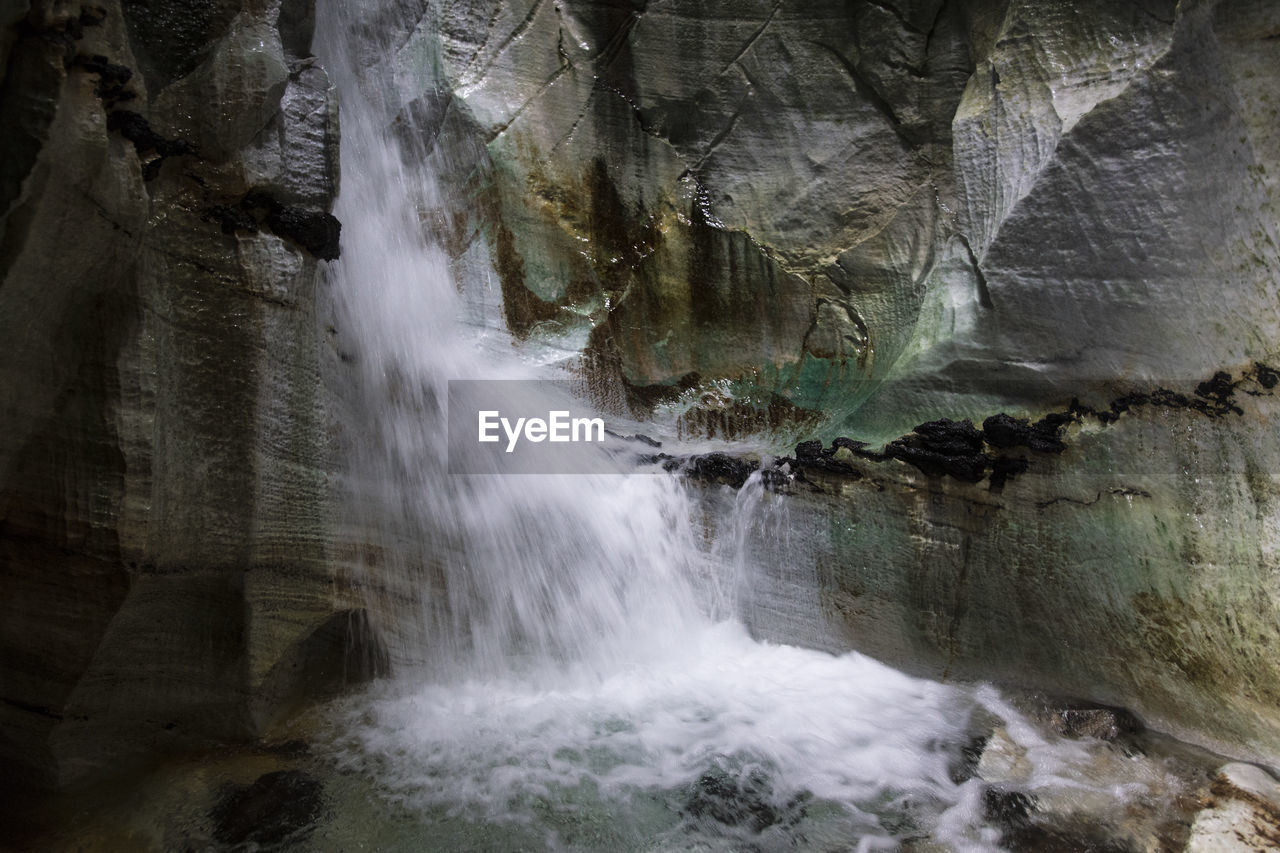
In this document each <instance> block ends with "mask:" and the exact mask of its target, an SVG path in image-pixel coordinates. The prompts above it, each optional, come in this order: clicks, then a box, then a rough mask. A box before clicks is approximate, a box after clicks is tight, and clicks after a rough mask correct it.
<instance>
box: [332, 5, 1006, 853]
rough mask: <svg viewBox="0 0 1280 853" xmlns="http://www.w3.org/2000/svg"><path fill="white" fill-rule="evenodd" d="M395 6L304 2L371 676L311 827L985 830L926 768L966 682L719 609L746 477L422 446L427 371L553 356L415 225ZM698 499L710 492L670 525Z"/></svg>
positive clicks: (958, 723) (736, 548)
mask: <svg viewBox="0 0 1280 853" xmlns="http://www.w3.org/2000/svg"><path fill="white" fill-rule="evenodd" d="M398 9H400V7H399V6H397V5H396V4H395V3H388V4H387V6H386V8H375V7H373V6H359V7H357V6H355V5H354V4H344V3H339V2H336V0H334V2H330V3H328V4H325V5H323V6H322V10H321V15H322V33H321V36H322V38H321V44H322V49H321V53H322V58H323V60H324V62H325V65H326V67H327V68H329V69H330V72H331V73H332V75H333V76H334V78H335V79H336V80H337V81H338V83H339V88H340V93H341V105H342V117H341V118H342V188H341V196H340V198H339V202H338V210H337V214H338V216H339V218H340V219H341V221H342V222H343V227H344V233H343V255H342V258H341V260H340V261H339V262H338V263H337V264H336V265H335V267H334V270H333V279H332V298H333V300H334V304H333V306H332V310H333V313H334V317H335V324H336V326H337V328H338V329H339V334H340V339H341V342H342V346H344V347H349V348H350V350H351V355H350V357H351V360H352V361H353V362H354V365H353V367H352V371H353V373H354V376H353V377H352V378H351V380H350V381H351V383H352V388H351V389H348V390H347V391H346V392H345V393H346V402H347V404H348V409H349V412H348V417H347V421H348V430H349V435H350V440H349V444H350V454H349V455H350V457H351V459H352V462H351V472H350V475H349V483H348V489H349V491H350V492H351V493H352V494H353V495H354V499H353V500H352V502H351V506H350V508H349V517H348V519H347V523H348V524H349V525H350V527H351V529H352V530H356V531H360V535H361V536H362V537H363V539H364V541H365V543H366V547H365V548H364V552H365V553H366V554H368V555H371V556H369V557H367V558H366V561H365V563H366V565H365V572H366V577H365V585H366V587H367V595H368V597H369V599H370V611H371V612H372V613H374V614H375V622H376V625H377V627H378V629H379V632H380V634H381V635H382V636H383V637H385V638H386V639H387V641H388V643H389V645H390V650H391V654H392V659H393V663H394V665H395V668H396V672H397V678H396V679H395V680H394V681H392V682H390V683H387V684H383V685H380V686H379V687H378V688H376V689H375V690H373V691H371V692H370V693H368V694H366V695H363V696H359V697H355V698H352V699H349V700H346V701H344V702H343V703H340V704H339V705H338V706H337V708H336V709H335V710H334V712H333V714H334V716H333V725H334V732H335V735H334V739H335V745H334V747H333V752H334V756H335V760H336V761H338V762H339V764H340V765H341V766H343V767H344V768H347V769H350V770H353V771H357V772H355V773H353V774H350V775H348V776H344V777H341V778H343V779H345V781H344V782H343V783H342V784H345V785H347V786H349V788H350V790H349V791H348V792H347V793H346V794H345V796H346V798H347V799H346V802H347V806H346V807H345V808H347V809H349V810H350V811H352V812H353V813H354V812H358V811H359V810H361V809H365V810H368V817H367V819H366V820H360V819H349V820H346V821H344V823H345V824H347V825H348V826H349V827H353V828H349V829H347V830H341V829H330V830H329V833H330V834H329V835H322V836H318V837H317V838H316V839H313V841H312V843H314V844H316V845H318V846H319V847H320V848H321V849H344V848H350V847H352V846H357V842H358V843H359V844H364V843H369V844H371V845H372V846H374V847H377V848H379V849H404V850H424V849H435V850H468V849H471V850H505V849H539V848H546V849H574V850H594V849H609V850H675V849H725V850H740V849H743V848H744V845H745V846H748V847H749V848H750V849H759V850H769V849H815V850H816V849H823V850H828V849H833V848H834V849H857V850H872V849H894V848H896V847H897V846H898V844H899V843H900V841H901V840H902V839H903V838H912V837H916V838H933V839H936V840H939V841H943V842H945V843H947V844H949V845H950V847H951V848H952V849H956V850H989V849H996V848H997V845H996V840H997V836H998V833H997V831H996V830H994V829H992V828H990V827H987V826H984V825H983V822H982V819H981V815H980V812H981V808H980V806H979V804H978V799H979V793H980V792H979V785H978V783H977V782H975V781H970V782H961V783H957V782H956V781H953V774H952V773H950V772H949V768H950V767H951V766H952V765H954V763H955V761H956V760H957V757H958V756H959V754H960V748H961V746H963V744H964V743H965V740H966V737H967V735H966V725H967V723H968V719H969V716H970V713H971V712H972V711H973V710H974V709H975V708H978V707H979V705H980V704H981V703H979V701H978V698H977V697H976V695H975V693H974V692H973V691H972V690H968V689H962V688H957V687H952V686H944V685H940V684H935V683H932V682H927V681H922V680H918V679H913V678H909V677H907V676H904V675H902V674H900V673H897V672H895V671H893V670H891V669H889V668H887V667H884V666H882V665H880V664H877V663H875V662H873V661H871V660H869V659H866V658H864V657H861V656H859V655H856V654H848V655H844V656H832V655H829V654H825V653H822V652H818V651H811V650H806V649H802V648H796V647H791V646H784V645H771V644H767V643H762V642H758V641H757V640H755V639H752V637H751V636H749V634H748V632H747V630H746V629H745V628H744V627H743V625H742V623H741V622H740V621H739V620H740V619H741V618H742V617H743V615H744V613H746V612H747V611H752V612H755V613H756V615H757V621H758V619H759V612H760V611H761V608H762V606H763V605H762V604H761V602H760V601H759V600H758V598H756V597H754V596H753V595H752V594H751V589H752V586H753V581H752V575H753V573H757V572H759V569H760V567H758V566H753V561H752V554H751V553H750V552H749V549H748V547H747V542H748V541H749V538H750V537H749V536H748V535H747V531H748V530H751V529H754V528H760V527H763V528H767V529H773V528H776V529H778V530H779V535H783V531H784V530H785V527H786V519H785V512H784V511H782V512H783V514H782V515H779V513H780V510H779V509H778V506H777V500H778V499H777V498H776V497H775V496H773V495H769V494H766V493H765V492H764V491H763V490H762V488H761V486H760V483H759V480H758V478H756V479H753V480H752V481H751V482H749V483H748V484H747V486H745V487H744V488H743V489H742V490H741V491H740V492H739V493H738V494H737V496H736V497H734V498H732V499H731V504H732V505H731V506H725V505H724V501H725V499H724V498H723V496H721V497H716V498H715V500H712V501H710V503H708V502H707V501H706V500H704V499H701V498H695V497H694V496H693V495H691V494H690V493H688V492H687V491H686V490H685V489H684V487H683V486H682V485H681V484H680V483H679V482H678V481H677V480H676V479H675V478H673V477H670V476H666V475H655V474H650V473H629V474H628V473H622V472H620V473H617V474H605V475H596V476H583V475H576V476H571V475H542V476H520V477H505V476H473V477H466V476H451V475H450V474H449V473H448V461H449V460H448V458H447V453H448V445H447V442H446V441H445V438H444V435H445V431H446V422H445V414H446V412H445V410H446V406H447V383H448V381H449V380H450V379H476V378H502V379H533V378H548V377H554V376H555V375H556V374H555V372H554V368H553V367H549V366H548V365H546V364H541V363H539V362H540V361H546V359H543V358H541V357H539V356H537V355H536V354H535V353H534V352H533V351H532V350H528V349H526V350H524V351H521V350H519V349H517V348H515V347H514V346H513V345H512V341H511V339H510V338H509V336H508V335H507V334H506V332H505V331H504V330H503V328H502V323H501V320H500V308H501V306H500V305H498V304H497V303H496V301H495V298H494V297H493V295H492V294H491V293H490V291H489V290H488V289H487V288H486V287H484V286H482V285H480V284H477V283H476V282H475V281H473V279H475V278H476V277H475V276H471V277H468V283H467V284H466V286H465V287H463V288H462V289H459V285H458V283H457V282H455V280H454V278H453V276H452V275H451V273H450V261H449V258H448V257H447V256H446V254H445V253H444V251H443V250H442V249H441V248H440V247H439V246H438V245H436V244H435V243H433V242H432V239H431V237H430V229H429V228H428V226H427V225H425V224H424V222H428V221H430V220H431V219H432V216H431V214H430V212H431V211H434V210H438V209H441V208H442V206H443V202H442V200H441V199H440V198H438V191H437V189H436V184H435V182H434V180H433V178H432V175H431V172H430V169H429V168H428V167H427V165H426V164H427V163H428V162H437V163H438V160H439V157H438V156H437V155H438V152H434V153H433V152H429V151H428V145H429V143H428V139H427V134H426V133H425V131H423V129H422V128H418V127H415V126H414V125H413V123H412V122H411V121H410V120H409V116H411V115H412V114H413V111H412V110H411V109H408V102H409V100H410V99H411V98H412V97H413V96H414V94H415V93H418V92H421V91H423V88H422V87H424V86H427V85H429V76H430V75H429V74H426V73H424V74H423V75H421V79H419V77H415V75H414V73H413V69H414V68H422V67H426V66H430V65H431V63H432V62H434V61H435V60H434V59H433V54H432V50H433V48H432V47H431V45H432V43H433V42H432V38H431V35H430V33H429V32H427V31H426V25H423V24H418V25H417V27H416V29H415V28H413V23H412V22H405V21H401V20H399V19H398V18H397V17H396V16H397V15H398V14H401V15H402V14H408V13H407V12H398V11H397V10H398ZM428 17H429V16H428ZM393 32H395V33H399V34H400V35H399V36H397V37H396V38H394V39H393V38H392V36H391V33H393ZM392 128H397V130H396V132H393V131H392ZM440 165H442V166H443V167H448V164H440ZM584 452H589V451H586V450H584ZM716 501H719V504H717V503H716ZM706 513H713V514H714V513H721V514H722V515H723V516H724V517H723V518H720V519H719V520H718V521H717V522H715V523H711V524H705V523H704V524H696V523H695V520H696V519H698V518H699V517H700V515H702V516H705V514H706ZM704 521H705V518H704ZM716 531H719V532H718V533H716ZM709 532H710V533H711V534H714V535H708V534H709ZM708 538H709V539H710V541H708ZM787 583H788V584H789V586H788V587H787V588H788V589H791V590H792V593H791V594H787V595H783V596H781V598H778V597H775V599H774V602H773V604H774V605H775V606H776V605H778V601H782V602H783V603H784V604H785V603H786V602H791V605H790V606H793V607H796V608H800V609H808V610H813V609H816V604H815V603H814V602H813V601H810V600H806V599H805V594H803V593H799V592H795V591H796V590H803V589H806V588H807V590H808V593H807V594H808V595H809V596H811V597H815V598H816V592H815V591H814V584H813V579H812V578H809V577H807V576H806V577H798V578H797V577H792V578H790V579H789V580H788V582H787ZM806 585H807V586H806ZM765 609H767V608H765ZM775 609H776V607H775ZM784 609H785V608H784ZM791 621H792V622H795V621H796V620H795V619H792V620H791ZM771 633H774V634H776V633H778V632H777V631H774V632H771ZM789 633H790V635H791V639H793V640H795V639H803V640H804V641H805V642H806V644H808V645H820V644H821V640H820V639H818V638H812V637H798V636H797V632H796V631H790V632H789ZM369 793H374V794H376V796H374V797H372V798H370V797H369V796H368V794H369ZM337 796H339V798H341V797H342V796H344V795H343V794H342V793H341V792H339V793H338V795H337ZM374 827H377V829H374ZM344 833H345V834H344Z"/></svg>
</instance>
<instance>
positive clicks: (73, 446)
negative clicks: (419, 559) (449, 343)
mask: <svg viewBox="0 0 1280 853" xmlns="http://www.w3.org/2000/svg"><path fill="white" fill-rule="evenodd" d="M4 8H5V20H4V21H3V22H0V23H2V25H3V41H2V42H0V69H3V72H2V73H3V77H0V115H2V116H3V120H2V121H0V127H2V128H3V137H2V140H0V145H2V146H3V153H0V271H2V274H0V330H2V331H0V340H3V341H4V357H3V358H2V359H0V400H2V401H3V403H2V405H0V670H2V671H3V679H0V729H2V730H3V732H4V735H3V737H0V760H3V761H4V763H5V764H6V766H9V767H11V768H16V769H15V770H13V772H9V773H7V774H6V776H7V778H8V779H10V780H11V781H17V780H19V779H20V780H22V784H24V785H30V784H37V785H38V784H47V785H66V784H72V783H75V782H77V781H79V780H81V779H84V778H87V777H89V776H92V775H93V774H95V773H98V772H101V771H102V770H103V769H106V768H110V769H112V770H119V769H121V767H123V766H127V762H128V760H129V759H130V758H133V757H136V756H139V755H143V754H146V753H148V752H151V751H154V750H156V749H158V748H163V747H164V746H166V745H169V744H172V745H175V746H183V747H191V746H192V745H198V744H201V743H205V742H209V741H220V740H244V739H249V738H253V737H255V736H257V735H258V734H260V733H261V731H262V730H263V729H264V727H265V726H266V725H268V724H269V723H270V722H271V721H272V720H273V719H275V718H276V717H277V716H278V715H280V714H281V713H283V712H285V711H287V710H288V709H289V708H290V707H292V705H293V703H294V702H296V701H297V700H298V699H299V698H300V697H302V696H303V695H307V694H315V693H322V692H323V691H324V690H326V689H330V688H332V687H333V686H334V685H335V684H339V683H341V682H342V680H343V678H344V677H345V676H346V675H355V674H356V673H355V670H358V669H359V668H360V667H361V666H362V663H361V659H360V658H359V654H358V651H357V652H351V651H350V649H351V648H352V647H353V643H352V637H353V635H354V634H358V633H359V628H360V626H361V625H362V624H363V615H362V613H361V611H360V610H359V607H358V606H357V605H356V604H354V603H352V602H351V601H350V600H349V599H346V598H344V595H343V593H342V592H341V582H340V578H339V576H338V575H339V572H338V570H337V569H336V568H335V566H337V565H339V563H340V561H338V560H336V559H335V558H334V554H333V546H332V541H331V540H332V537H331V534H330V528H331V523H330V521H331V520H330V515H331V511H330V500H329V486H328V480H329V477H330V473H331V471H332V470H333V465H334V460H333V459H332V451H331V448H330V439H329V433H330V428H329V427H330V425H329V418H328V415H327V410H328V408H329V406H328V404H327V403H326V401H325V399H324V391H323V388H324V385H323V383H322V381H321V373H322V364H323V362H324V360H325V359H327V358H330V357H331V356H330V354H329V353H328V352H327V351H326V349H325V347H324V345H323V343H322V342H320V341H318V334H317V328H318V326H317V320H316V307H315V306H316V290H317V282H318V280H319V276H320V272H321V266H322V265H323V264H324V263H325V259H328V258H333V257H336V254H337V251H338V248H337V243H338V232H339V225H338V223H337V221H336V220H335V219H333V217H332V216H331V215H330V214H329V209H330V206H331V204H332V202H333V198H334V195H335V192H336V184H337V177H338V176H337V144H338V135H337V105H336V103H335V99H334V97H333V95H332V93H331V91H330V85H329V81H328V79H327V77H326V74H325V72H324V70H323V69H322V68H321V67H320V66H319V65H318V64H316V62H315V60H314V58H313V57H311V55H310V41H311V32H310V27H311V22H310V15H311V11H310V8H309V5H308V4H307V3H302V2H293V0H286V2H284V3H283V8H282V5H281V3H279V2H276V3H261V4H260V3H241V2H237V0H208V2H199V3H194V4H191V3H177V2H166V0H141V2H132V0H125V2H105V3H84V4H80V3H45V2H39V0H37V2H33V3H30V4H27V3H18V4H12V3H10V4H6V5H5V7H4ZM354 645H355V646H357V647H358V644H354ZM344 667H348V668H349V669H350V670H351V672H347V673H344V671H343V670H344Z"/></svg>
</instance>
